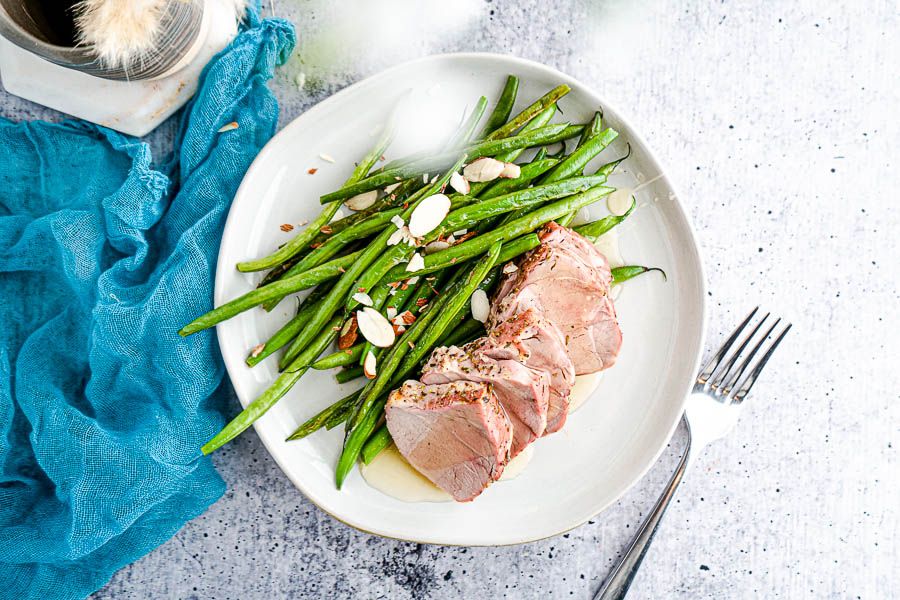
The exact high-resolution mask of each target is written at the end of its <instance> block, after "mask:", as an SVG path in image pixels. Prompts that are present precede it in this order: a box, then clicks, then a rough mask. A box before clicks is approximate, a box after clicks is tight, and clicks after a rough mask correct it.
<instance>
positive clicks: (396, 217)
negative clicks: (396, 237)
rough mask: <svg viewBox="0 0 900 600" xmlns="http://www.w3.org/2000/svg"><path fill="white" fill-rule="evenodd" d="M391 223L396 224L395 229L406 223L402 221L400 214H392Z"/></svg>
mask: <svg viewBox="0 0 900 600" xmlns="http://www.w3.org/2000/svg"><path fill="white" fill-rule="evenodd" d="M391 223H393V224H394V225H396V226H397V229H400V228H401V227H403V226H405V225H406V223H405V222H404V221H403V219H402V218H401V217H400V215H394V216H393V217H391Z"/></svg>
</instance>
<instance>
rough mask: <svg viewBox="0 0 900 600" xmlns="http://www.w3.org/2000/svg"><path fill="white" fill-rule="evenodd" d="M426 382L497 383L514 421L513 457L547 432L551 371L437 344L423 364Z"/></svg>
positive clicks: (508, 414)
mask: <svg viewBox="0 0 900 600" xmlns="http://www.w3.org/2000/svg"><path fill="white" fill-rule="evenodd" d="M421 379H422V382H423V383H427V384H435V383H449V382H451V381H476V382H484V383H490V384H492V385H493V388H494V394H496V395H497V399H498V400H499V401H500V404H501V405H502V406H503V408H504V409H506V414H507V416H509V420H510V422H511V423H512V428H513V441H512V446H511V447H510V451H509V457H510V458H514V457H515V456H516V455H518V454H519V452H521V451H522V450H523V449H524V448H525V446H527V445H528V444H530V443H531V442H533V441H534V440H535V439H537V438H539V437H541V436H542V435H544V430H545V429H546V428H547V403H548V401H549V394H550V374H549V373H547V372H546V371H543V370H535V369H529V368H528V367H526V366H525V365H524V364H522V363H520V362H518V361H516V360H511V359H499V360H497V359H494V358H491V357H489V356H486V355H485V354H483V353H481V352H479V351H477V350H475V351H473V352H467V351H466V350H465V349H463V348H457V347H456V346H450V347H449V348H447V347H444V348H436V349H435V350H434V352H432V353H431V357H430V358H429V359H428V362H427V363H426V364H425V366H424V367H423V368H422V377H421Z"/></svg>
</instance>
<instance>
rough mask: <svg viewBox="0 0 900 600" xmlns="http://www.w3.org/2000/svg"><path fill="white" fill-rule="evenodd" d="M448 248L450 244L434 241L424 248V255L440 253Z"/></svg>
mask: <svg viewBox="0 0 900 600" xmlns="http://www.w3.org/2000/svg"><path fill="white" fill-rule="evenodd" d="M449 247H450V244H448V243H447V242H445V241H443V240H435V241H433V242H431V243H430V244H428V245H427V246H425V254H434V253H435V252H440V251H441V250H446V249H447V248H449Z"/></svg>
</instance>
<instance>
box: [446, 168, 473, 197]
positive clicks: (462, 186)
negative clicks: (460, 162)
mask: <svg viewBox="0 0 900 600" xmlns="http://www.w3.org/2000/svg"><path fill="white" fill-rule="evenodd" d="M450 187H452V188H453V189H454V190H456V191H457V192H459V193H460V194H468V193H469V191H470V190H471V189H472V187H471V186H470V185H469V180H468V179H466V178H465V177H463V176H462V175H460V174H459V173H454V174H453V175H451V176H450Z"/></svg>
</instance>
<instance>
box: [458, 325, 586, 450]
mask: <svg viewBox="0 0 900 600" xmlns="http://www.w3.org/2000/svg"><path fill="white" fill-rule="evenodd" d="M464 349H465V350H466V351H467V352H469V353H476V352H477V353H480V354H482V355H484V356H489V357H491V358H494V359H496V360H514V361H518V362H520V363H522V364H523V365H525V366H526V367H528V368H529V369H531V370H534V371H544V372H546V373H549V375H550V393H549V397H548V404H547V426H546V428H545V430H544V435H546V434H548V433H553V432H555V431H559V429H560V428H561V427H562V426H563V425H564V424H565V422H566V415H567V414H568V412H569V394H570V392H571V391H572V386H573V385H574V384H575V367H574V365H573V364H572V361H571V359H570V358H569V355H568V353H567V352H566V346H565V342H564V340H563V337H562V334H561V333H560V331H559V329H557V328H556V326H555V325H553V324H552V323H551V322H549V321H548V320H546V319H544V318H543V317H542V316H541V314H540V313H539V312H538V311H537V310H534V309H531V308H529V309H525V310H523V311H522V312H520V313H517V314H515V315H513V316H512V317H511V318H509V319H507V320H505V321H501V322H499V323H497V324H496V325H494V327H492V328H491V330H490V333H489V334H488V335H487V336H485V337H483V338H479V339H477V340H475V341H473V342H470V343H469V344H467V345H466V346H464Z"/></svg>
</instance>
